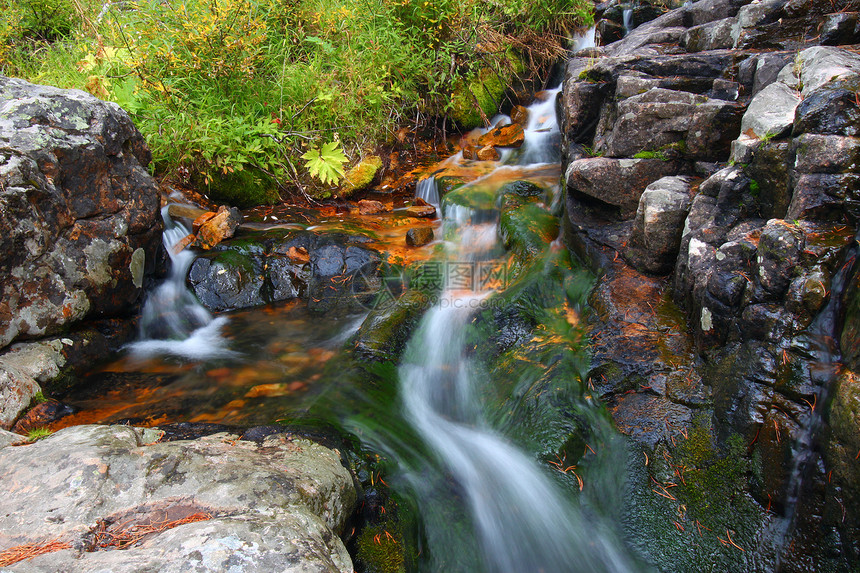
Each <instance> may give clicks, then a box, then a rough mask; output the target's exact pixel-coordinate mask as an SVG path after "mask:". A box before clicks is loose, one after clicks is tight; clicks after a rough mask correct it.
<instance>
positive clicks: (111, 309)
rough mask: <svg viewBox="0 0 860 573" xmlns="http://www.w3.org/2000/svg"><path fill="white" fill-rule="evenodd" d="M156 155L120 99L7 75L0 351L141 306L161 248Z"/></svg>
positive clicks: (0, 135) (0, 84)
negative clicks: (151, 169)
mask: <svg viewBox="0 0 860 573" xmlns="http://www.w3.org/2000/svg"><path fill="white" fill-rule="evenodd" d="M150 159H151V156H150V153H149V150H148V149H147V148H146V145H145V143H144V141H143V137H141V135H140V132H138V131H137V129H136V128H135V127H134V125H132V122H131V119H129V117H128V115H127V114H126V113H125V112H124V111H123V110H121V109H120V108H119V106H117V105H116V104H113V103H109V102H104V101H101V100H98V99H96V98H94V97H92V96H91V95H89V94H87V93H84V92H81V91H76V90H61V89H57V88H53V87H46V86H37V85H33V84H29V83H27V82H25V81H23V80H18V79H13V78H5V77H0V183H2V185H0V237H2V240H0V274H2V276H3V277H4V278H3V281H2V285H0V348H2V347H3V346H6V345H7V344H9V343H10V342H11V341H13V340H15V339H17V338H34V337H38V336H44V335H47V334H52V333H55V332H58V331H59V330H61V329H64V328H68V327H70V326H71V325H73V324H75V323H76V322H79V321H81V320H84V319H86V318H92V317H108V316H117V315H125V314H127V313H129V312H130V311H131V310H132V309H133V308H134V305H135V304H136V303H137V302H138V301H139V300H140V297H141V295H142V294H143V288H142V284H143V277H144V276H146V275H148V274H150V273H152V272H153V270H154V268H155V258H156V253H157V251H158V248H159V246H160V244H161V219H160V218H159V200H158V188H157V184H156V182H155V180H154V179H153V178H152V177H151V176H150V175H149V173H147V171H146V166H147V165H148V164H149V162H150Z"/></svg>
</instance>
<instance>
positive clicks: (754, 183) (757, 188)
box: [750, 179, 761, 197]
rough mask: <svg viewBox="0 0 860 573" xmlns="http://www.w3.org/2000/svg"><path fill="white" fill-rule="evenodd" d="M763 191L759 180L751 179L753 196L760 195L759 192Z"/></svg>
mask: <svg viewBox="0 0 860 573" xmlns="http://www.w3.org/2000/svg"><path fill="white" fill-rule="evenodd" d="M760 191H761V186H760V185H759V182H758V181H756V180H755V179H750V193H751V194H752V196H753V197H758V194H759V192H760Z"/></svg>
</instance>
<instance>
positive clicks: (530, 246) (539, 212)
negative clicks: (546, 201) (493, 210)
mask: <svg viewBox="0 0 860 573" xmlns="http://www.w3.org/2000/svg"><path fill="white" fill-rule="evenodd" d="M499 231H500V234H501V236H502V240H503V241H504V243H505V248H506V249H508V250H510V251H513V252H514V253H515V254H516V255H517V256H518V257H519V259H521V261H522V262H528V261H530V260H532V259H533V258H535V257H537V256H538V255H540V253H541V252H543V250H544V249H546V247H547V245H548V244H549V243H551V242H552V241H553V239H555V238H556V237H557V236H558V219H556V218H555V217H553V216H552V213H550V212H549V211H547V210H546V208H545V207H543V206H542V205H540V204H538V203H535V202H534V199H533V198H532V197H521V196H519V195H506V196H505V198H504V204H503V206H502V212H501V217H500V220H499Z"/></svg>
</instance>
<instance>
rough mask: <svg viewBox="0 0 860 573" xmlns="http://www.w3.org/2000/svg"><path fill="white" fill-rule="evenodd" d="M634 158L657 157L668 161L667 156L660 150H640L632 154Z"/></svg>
mask: <svg viewBox="0 0 860 573" xmlns="http://www.w3.org/2000/svg"><path fill="white" fill-rule="evenodd" d="M633 158H634V159H659V160H660V161H668V160H669V157H668V156H667V155H666V154H665V153H663V152H662V151H640V152H639V153H637V154H636V155H634V156H633Z"/></svg>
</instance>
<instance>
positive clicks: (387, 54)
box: [0, 0, 590, 205]
mask: <svg viewBox="0 0 860 573" xmlns="http://www.w3.org/2000/svg"><path fill="white" fill-rule="evenodd" d="M107 6H108V8H107V9H105V10H103V3H102V2H101V1H96V0H78V1H77V2H68V1H67V0H0V10H2V11H3V13H4V18H3V21H2V22H0V73H3V74H4V75H11V76H18V77H23V78H25V79H28V80H30V81H33V82H36V83H46V84H51V85H56V86H59V87H63V88H78V89H88V90H89V91H90V92H91V93H94V94H95V95H97V96H98V97H101V98H102V99H109V100H111V101H114V102H116V103H118V104H119V105H121V106H122V107H123V108H124V109H126V110H127V111H128V112H129V113H130V114H131V116H132V119H133V120H134V121H135V124H136V125H137V126H138V128H139V129H140V130H141V132H142V133H143V135H144V137H145V138H146V140H147V143H148V144H149V146H150V148H151V149H152V152H153V157H154V165H153V170H154V171H155V173H156V174H158V175H164V176H174V177H175V178H177V179H181V177H180V176H179V174H181V173H189V174H190V179H191V180H193V181H194V182H198V183H202V185H203V187H205V188H207V189H208V188H211V187H212V185H213V181H215V180H217V179H219V178H227V179H232V180H234V181H233V183H235V184H231V182H230V181H228V182H227V183H226V184H224V185H222V187H228V188H229V189H220V190H219V189H215V190H214V193H215V195H217V196H218V197H219V198H220V199H221V200H224V201H227V202H231V203H234V204H244V205H248V204H255V203H265V202H271V201H277V200H278V198H277V193H276V192H275V191H274V188H276V187H277V188H279V189H280V190H281V191H282V193H281V195H282V196H289V193H287V194H284V193H283V191H285V190H286V191H290V192H294V191H295V190H296V189H299V188H301V189H306V190H308V192H310V193H317V194H321V193H323V192H332V191H334V190H335V189H336V185H334V184H331V183H328V182H325V183H323V182H321V181H319V180H318V179H314V178H313V177H312V176H311V173H309V171H308V169H307V165H306V160H303V159H302V156H303V155H306V154H307V153H308V151H313V150H317V149H321V148H322V146H323V145H324V144H330V143H332V142H339V145H340V149H341V150H342V151H343V153H344V154H345V155H346V157H347V158H348V162H347V163H346V164H345V165H344V169H347V168H349V167H350V166H352V165H354V164H355V163H356V162H357V161H358V160H359V159H360V158H361V157H363V156H366V155H368V153H369V152H370V151H372V150H373V149H376V148H378V147H379V145H380V144H385V143H391V142H393V141H394V133H395V132H396V131H397V130H398V129H399V128H400V127H403V126H407V127H412V128H415V129H421V128H423V127H433V126H437V125H439V124H440V121H439V120H440V118H442V117H443V116H446V115H447V114H449V113H450V112H452V110H453V108H454V107H459V108H462V109H461V110H460V111H462V112H463V113H464V114H466V112H472V113H473V114H474V113H476V112H477V107H480V108H481V109H482V110H483V112H484V113H485V114H486V115H488V116H492V114H493V113H495V111H496V109H495V108H496V107H497V106H498V105H499V103H500V102H501V100H502V99H503V92H504V87H505V86H504V85H503V82H506V81H509V80H510V79H511V78H512V77H513V76H514V75H516V73H517V72H518V71H521V70H522V62H530V68H532V69H531V71H532V72H541V73H545V72H546V70H547V69H548V67H549V65H551V63H552V60H553V59H554V58H555V57H557V56H558V55H559V54H560V53H561V52H560V48H561V46H562V45H563V43H564V39H565V38H566V37H567V35H568V33H569V29H570V28H572V27H573V26H574V25H577V24H583V23H587V22H588V20H589V19H590V12H589V10H590V5H589V4H588V3H587V2H586V1H585V0H536V1H534V2H525V1H524V0H515V1H513V2H507V3H499V4H494V3H493V4H491V3H484V2H479V1H478V0H434V1H433V2H426V1H423V0H393V1H389V0H176V1H175V2H170V3H165V2H162V1H160V0H137V1H136V2H124V3H113V4H109V5H107ZM61 12H62V14H63V17H62V18H57V17H55V16H56V15H57V14H60V13H61ZM500 78H501V79H500ZM476 79H478V80H480V81H479V82H478V84H476V83H475V80H476ZM481 84H482V85H481ZM464 85H467V86H469V89H470V91H471V92H472V93H473V94H474V95H475V98H472V97H469V98H468V100H467V101H465V102H460V103H457V104H455V103H454V100H455V99H456V98H454V97H453V96H454V94H455V92H456V91H457V90H458V89H462V88H458V86H464ZM488 96H489V97H488ZM490 100H492V101H490ZM470 106H471V109H470ZM472 119H474V115H473V116H472ZM312 155H313V153H312V154H311V156H312ZM180 168H181V169H180ZM249 178H250V179H253V180H254V182H255V183H259V184H253V185H248V186H246V187H247V189H248V191H243V186H244V184H245V182H246V181H247V180H248V179H249ZM210 190H211V189H210Z"/></svg>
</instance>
